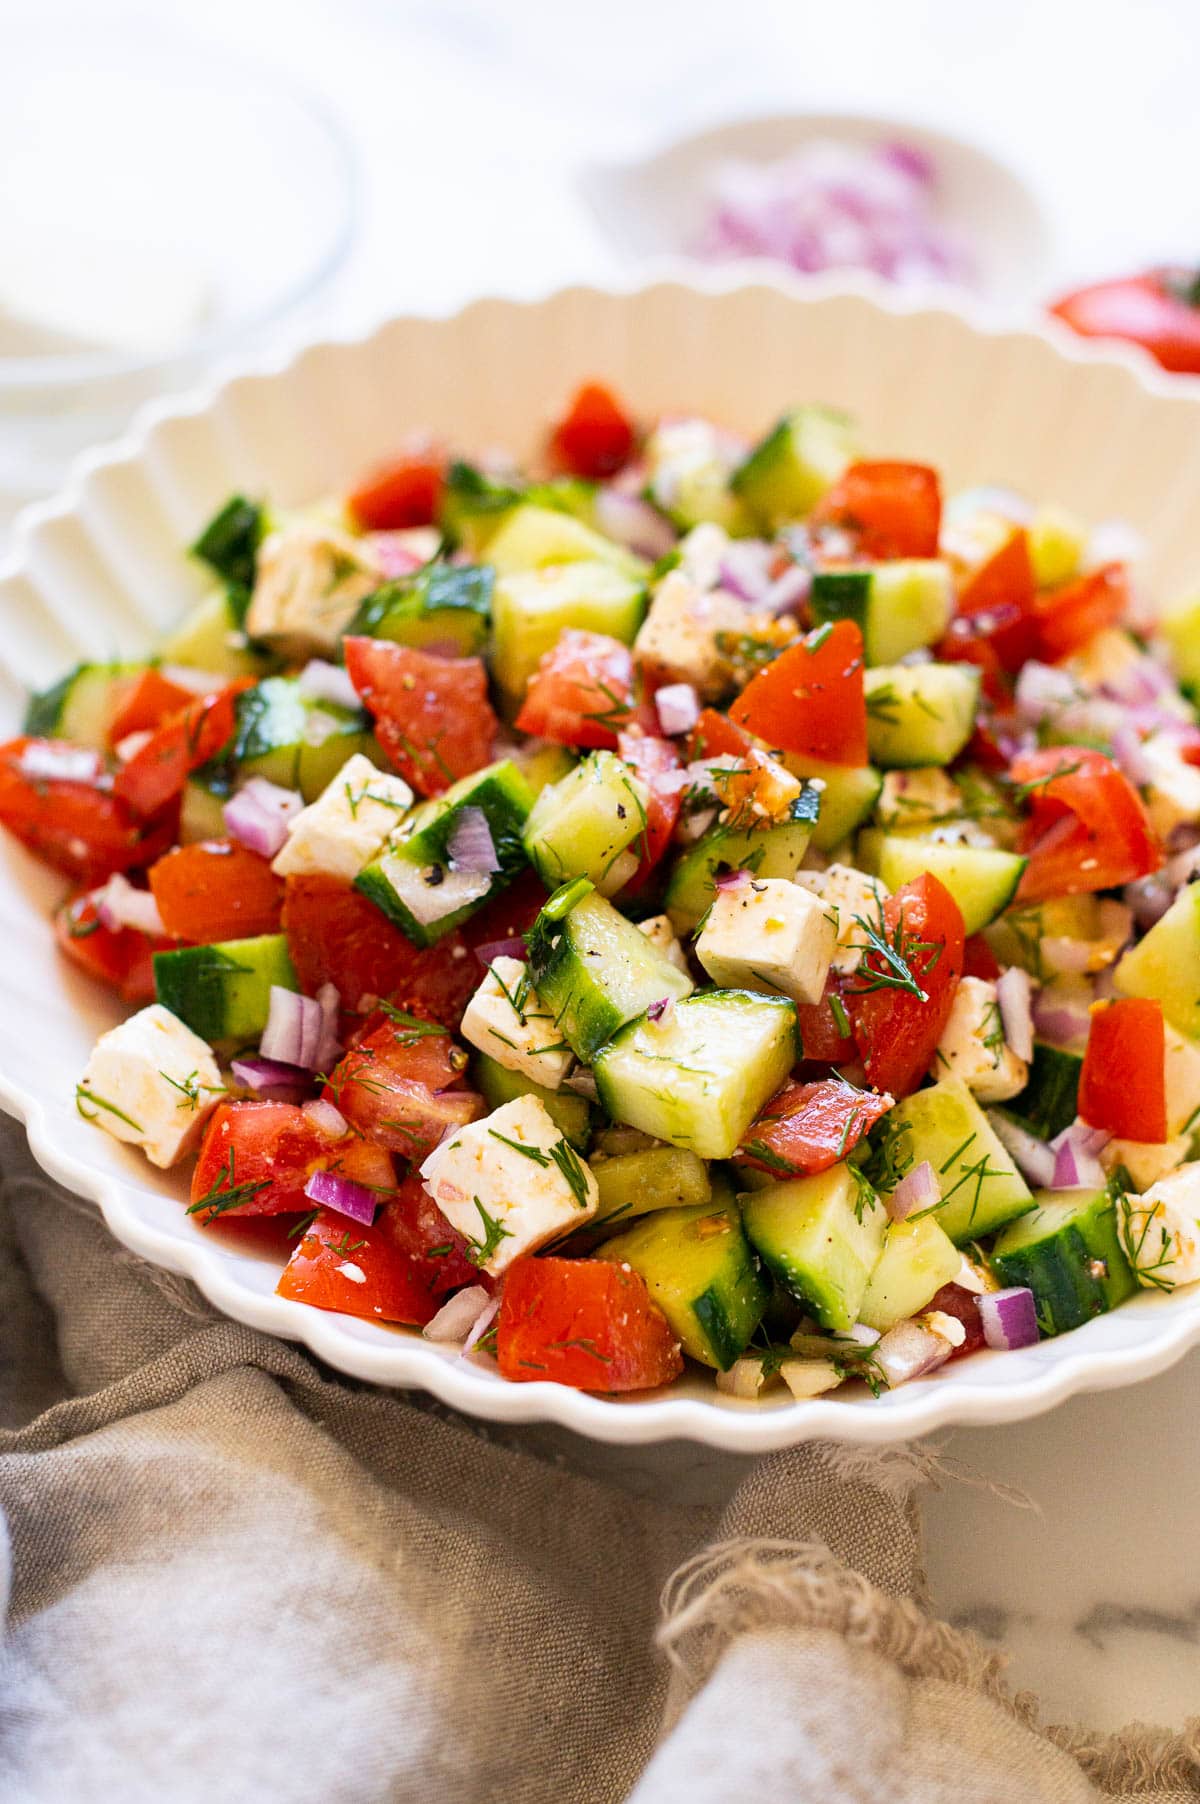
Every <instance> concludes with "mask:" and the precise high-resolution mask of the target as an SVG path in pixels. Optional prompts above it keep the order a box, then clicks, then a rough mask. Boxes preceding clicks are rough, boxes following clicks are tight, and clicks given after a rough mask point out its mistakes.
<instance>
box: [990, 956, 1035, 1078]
mask: <svg viewBox="0 0 1200 1804" xmlns="http://www.w3.org/2000/svg"><path fill="white" fill-rule="evenodd" d="M996 1000H997V1002H998V1003H999V1004H1000V1019H1001V1021H1002V1022H1003V1024H1004V1038H1005V1039H1006V1040H1007V1041H1008V1043H1009V1045H1010V1047H1011V1048H1012V1050H1013V1051H1014V1052H1015V1053H1016V1055H1017V1057H1018V1058H1019V1059H1031V1058H1032V1057H1033V986H1032V985H1031V983H1030V981H1029V973H1028V971H1023V970H1022V969H1021V967H1020V965H1011V966H1010V967H1009V969H1008V970H1007V971H1005V972H1003V973H1002V974H1001V976H1000V977H999V978H997V980H996Z"/></svg>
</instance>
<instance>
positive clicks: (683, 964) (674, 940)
mask: <svg viewBox="0 0 1200 1804" xmlns="http://www.w3.org/2000/svg"><path fill="white" fill-rule="evenodd" d="M638 926H639V927H640V928H641V930H642V932H643V933H644V934H645V936H646V938H647V939H648V940H649V942H650V944H651V945H652V946H653V947H654V948H655V949H656V950H657V951H659V952H661V953H662V955H663V957H664V958H665V959H668V960H669V961H670V963H671V964H673V965H674V966H675V969H676V970H677V971H682V972H683V973H684V975H685V976H687V975H689V972H688V961H687V953H686V952H685V951H684V949H683V947H682V946H681V945H680V943H679V937H678V935H677V934H676V932H675V929H674V927H673V926H672V925H671V917H670V915H651V916H650V917H649V918H648V919H647V920H645V921H639V922H638Z"/></svg>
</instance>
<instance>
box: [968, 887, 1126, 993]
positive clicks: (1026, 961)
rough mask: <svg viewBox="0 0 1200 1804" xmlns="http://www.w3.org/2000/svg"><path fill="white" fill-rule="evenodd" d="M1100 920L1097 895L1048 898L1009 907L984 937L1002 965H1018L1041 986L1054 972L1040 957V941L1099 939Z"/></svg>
mask: <svg viewBox="0 0 1200 1804" xmlns="http://www.w3.org/2000/svg"><path fill="white" fill-rule="evenodd" d="M1101 919H1102V918H1101V914H1100V898H1099V897H1098V896H1093V895H1083V896H1051V897H1048V898H1047V900H1046V901H1044V902H1025V903H1022V904H1021V906H1020V907H1018V908H1010V909H1009V911H1008V913H1007V914H1006V915H1002V916H1001V917H1000V918H999V919H998V920H996V921H993V922H992V923H991V925H990V926H989V927H988V930H987V934H986V936H985V937H986V939H987V943H988V945H989V946H990V947H991V949H992V951H993V952H994V953H995V955H996V957H997V959H998V960H999V962H1000V963H1001V964H1002V965H1020V966H1021V968H1022V970H1024V971H1028V972H1029V974H1030V976H1031V977H1036V978H1037V980H1038V982H1039V983H1045V982H1048V981H1049V979H1050V978H1051V977H1052V976H1053V975H1054V973H1053V972H1052V971H1051V970H1050V968H1049V967H1048V966H1047V964H1046V962H1045V959H1044V957H1043V955H1042V941H1043V940H1047V939H1068V940H1098V939H1101V938H1103V935H1104V929H1103V926H1102V925H1101Z"/></svg>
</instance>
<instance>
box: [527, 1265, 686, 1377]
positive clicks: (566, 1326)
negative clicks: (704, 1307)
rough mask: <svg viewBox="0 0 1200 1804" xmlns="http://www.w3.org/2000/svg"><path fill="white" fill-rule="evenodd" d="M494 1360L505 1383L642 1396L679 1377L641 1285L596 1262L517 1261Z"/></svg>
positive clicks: (679, 1366)
mask: <svg viewBox="0 0 1200 1804" xmlns="http://www.w3.org/2000/svg"><path fill="white" fill-rule="evenodd" d="M496 1358H497V1359H498V1361H499V1363H500V1370H501V1372H502V1373H503V1374H504V1376H505V1378H513V1379H517V1380H522V1379H525V1380H529V1379H550V1380H552V1381H553V1382H554V1383H555V1384H567V1385H570V1386H571V1387H572V1388H573V1389H575V1390H580V1391H644V1390H653V1389H654V1388H655V1387H656V1386H657V1385H660V1384H669V1383H670V1382H671V1380H672V1379H673V1378H677V1377H678V1376H679V1374H680V1372H681V1371H682V1370H683V1355H682V1354H681V1353H680V1350H679V1343H678V1341H677V1340H676V1339H675V1337H674V1335H673V1334H672V1333H671V1330H670V1328H669V1326H668V1324H667V1319H666V1317H665V1316H664V1315H663V1313H662V1311H661V1310H660V1309H659V1308H658V1306H657V1304H655V1303H654V1302H652V1301H651V1298H650V1293H649V1291H648V1290H647V1288H646V1284H645V1280H644V1279H643V1278H642V1277H640V1276H639V1274H638V1273H637V1272H635V1271H631V1270H630V1269H629V1268H628V1267H627V1266H621V1265H612V1264H609V1263H608V1261H607V1260H602V1259H554V1258H544V1259H529V1258H526V1259H518V1260H516V1261H515V1262H514V1263H513V1264H512V1265H511V1266H510V1267H509V1270H508V1273H507V1275H506V1277H505V1280H504V1294H503V1300H502V1301H501V1304H500V1313H499V1315H498V1316H497V1318H496Z"/></svg>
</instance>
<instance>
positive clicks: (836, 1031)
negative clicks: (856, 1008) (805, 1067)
mask: <svg viewBox="0 0 1200 1804" xmlns="http://www.w3.org/2000/svg"><path fill="white" fill-rule="evenodd" d="M796 1031H797V1034H798V1036H799V1041H800V1048H801V1053H800V1056H801V1058H802V1059H803V1060H804V1062H805V1064H814V1065H844V1064H845V1063H846V1061H847V1060H848V1059H853V1058H856V1057H857V1055H858V1049H857V1047H856V1046H855V1044H854V1035H853V1034H852V1032H851V1031H850V1017H849V1011H848V1010H847V1008H846V1004H845V1000H844V998H843V995H842V992H841V989H840V988H839V986H838V984H837V982H836V981H835V980H834V978H833V977H832V976H831V978H830V981H829V982H828V983H827V984H826V987H825V994H824V995H823V996H822V998H821V1000H820V1002H798V1003H797V1004H796Z"/></svg>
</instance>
